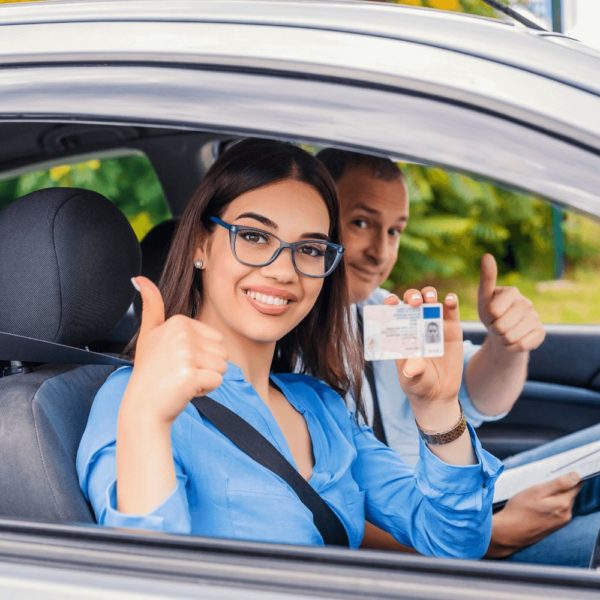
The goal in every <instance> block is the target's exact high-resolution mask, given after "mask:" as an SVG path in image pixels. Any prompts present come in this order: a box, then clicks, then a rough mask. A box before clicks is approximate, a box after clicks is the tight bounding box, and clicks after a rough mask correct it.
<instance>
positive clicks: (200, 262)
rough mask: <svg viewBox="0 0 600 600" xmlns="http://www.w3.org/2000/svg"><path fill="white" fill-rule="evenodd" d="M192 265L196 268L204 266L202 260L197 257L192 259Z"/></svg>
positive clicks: (199, 268)
mask: <svg viewBox="0 0 600 600" xmlns="http://www.w3.org/2000/svg"><path fill="white" fill-rule="evenodd" d="M194 267H195V268H196V269H198V270H201V269H202V268H204V261H203V260H202V259H201V258H198V259H196V260H195V261H194Z"/></svg>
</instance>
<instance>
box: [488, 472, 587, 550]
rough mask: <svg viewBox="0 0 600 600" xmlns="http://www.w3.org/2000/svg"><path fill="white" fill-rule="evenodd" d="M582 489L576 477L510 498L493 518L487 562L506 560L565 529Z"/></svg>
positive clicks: (562, 478)
mask: <svg viewBox="0 0 600 600" xmlns="http://www.w3.org/2000/svg"><path fill="white" fill-rule="evenodd" d="M580 489H581V480H580V477H579V475H577V473H575V472H573V473H568V474H567V475H563V476H562V477H559V478H558V479H553V480H552V481H547V482H546V483H540V484H539V485H534V486H532V487H530V488H527V489H526V490H523V491H522V492H520V493H519V494H517V495H516V496H513V497H512V498H511V499H510V500H509V501H508V502H507V503H506V506H505V507H504V508H503V509H502V510H501V511H500V512H498V513H496V514H495V515H494V517H493V525H492V541H491V542H490V547H489V549H488V552H487V555H486V556H487V557H488V558H505V557H507V556H510V555H511V554H513V552H516V551H517V550H520V549H521V548H525V547H526V546H530V545H531V544H535V543H536V542H539V541H540V540H541V539H543V538H545V537H546V536H547V535H549V534H550V533H552V532H553V531H556V530H557V529H560V528H561V527H562V526H563V525H566V524H567V523H568V522H569V521H570V520H571V518H572V510H573V502H574V501H575V496H577V493H578V492H579V490H580Z"/></svg>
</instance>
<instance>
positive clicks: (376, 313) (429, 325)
mask: <svg viewBox="0 0 600 600" xmlns="http://www.w3.org/2000/svg"><path fill="white" fill-rule="evenodd" d="M363 323H364V338H363V339H364V340H365V360H396V359H398V358H419V357H435V356H443V355H444V323H443V312H442V305H441V304H422V305H421V306H419V307H416V308H414V307H412V306H409V305H408V304H395V305H389V304H376V305H367V306H365V307H364V308H363Z"/></svg>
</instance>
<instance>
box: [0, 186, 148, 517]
mask: <svg viewBox="0 0 600 600" xmlns="http://www.w3.org/2000/svg"><path fill="white" fill-rule="evenodd" d="M0 240H2V243H1V244H0V332H3V333H2V335H5V334H12V336H14V337H13V338H11V337H10V336H7V335H5V337H4V341H3V344H2V345H0V360H1V361H10V363H9V364H10V367H9V368H5V369H4V371H3V373H4V376H3V377H0V517H11V518H29V519H35V520H41V521H50V522H69V521H77V522H91V521H93V515H92V512H91V511H90V508H89V506H88V504H87V502H86V500H85V498H84V497H83V494H82V493H81V491H80V488H79V483H78V480H77V474H76V470H75V457H76V453H77V448H78V445H79V441H80V438H81V435H82V434H83V430H84V428H85V424H86V422H87V417H88V413H89V409H90V406H91V404H92V401H93V399H94V396H95V394H96V392H97V390H98V388H99V387H100V386H101V385H102V383H103V382H104V380H105V379H106V377H107V376H108V375H109V374H110V372H111V371H112V370H114V368H115V367H114V366H110V365H98V364H90V365H85V366H81V365H76V364H60V363H59V360H58V359H56V360H55V357H58V356H60V355H63V354H64V355H65V356H70V355H71V354H72V355H73V356H74V361H77V360H79V358H81V357H82V360H81V362H97V360H94V359H93V358H92V359H91V360H89V361H87V356H88V355H91V354H92V353H89V352H85V351H84V350H82V348H84V347H85V346H87V345H88V344H90V343H91V342H93V341H94V340H96V339H99V338H100V339H101V338H102V337H103V336H104V335H105V334H106V333H107V332H109V331H111V330H112V329H113V328H114V326H115V324H116V323H117V322H118V321H119V319H120V318H121V316H122V315H123V313H124V312H125V311H126V310H127V308H128V307H129V306H130V304H131V301H132V298H133V295H134V290H133V288H132V285H131V283H130V278H131V277H132V276H135V275H137V274H138V273H139V270H140V248H139V244H138V242H137V240H136V237H135V234H134V233H133V231H132V229H131V227H130V225H129V223H128V222H127V220H126V219H125V217H124V216H123V214H122V213H121V212H120V211H119V210H118V209H117V208H116V207H115V206H114V205H113V204H112V203H111V202H109V201H108V200H107V199H106V198H104V197H103V196H101V195H99V194H97V193H95V192H91V191H86V190H81V189H64V188H54V189H45V190H40V191H38V192H34V193H32V194H29V195H28V196H25V197H23V198H21V199H19V200H17V201H16V202H14V203H13V204H11V205H9V206H8V207H6V208H5V209H3V210H2V211H1V212H0ZM7 337H8V340H9V342H10V341H11V339H14V343H13V344H11V343H7V341H6V339H7ZM65 352H66V354H65ZM69 352H70V353H71V354H69ZM96 357H98V360H99V359H100V358H102V357H103V355H96ZM104 358H105V359H106V362H118V361H117V360H116V359H114V360H112V359H110V357H104ZM42 359H43V363H44V364H39V363H40V362H41V360H42ZM109 359H110V360H109ZM32 360H35V363H32V362H31V361H32ZM28 361H29V362H28ZM121 362H122V361H121ZM36 363H37V364H36Z"/></svg>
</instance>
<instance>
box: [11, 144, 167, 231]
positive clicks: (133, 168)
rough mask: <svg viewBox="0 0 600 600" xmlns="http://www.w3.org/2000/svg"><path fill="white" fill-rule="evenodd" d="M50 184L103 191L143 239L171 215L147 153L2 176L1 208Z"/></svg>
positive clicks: (51, 185) (52, 185)
mask: <svg viewBox="0 0 600 600" xmlns="http://www.w3.org/2000/svg"><path fill="white" fill-rule="evenodd" d="M48 187H80V188H85V189H88V190H94V191H95V192H98V193H100V194H103V195H104V196H106V197H107V198H109V199H110V200H111V201H112V202H114V203H115V204H116V205H117V206H118V207H119V208H120V209H121V210H122V211H123V213H124V214H125V216H126V217H127V218H128V220H129V222H130V223H131V226H132V227H133V229H134V231H135V233H136V235H137V237H138V239H140V240H141V239H142V238H143V237H144V236H145V235H146V233H148V231H150V229H152V227H154V225H156V224H158V223H160V222H161V221H163V220H164V219H168V218H169V217H170V216H171V211H170V209H169V206H168V204H167V202H166V199H165V196H164V193H163V190H162V187H161V185H160V182H159V180H158V178H157V176H156V174H155V172H154V169H153V167H152V165H151V163H150V161H149V160H148V158H147V157H145V156H143V155H133V156H120V157H115V158H106V159H102V160H98V159H93V160H87V161H84V162H78V163H74V164H64V165H57V166H54V167H51V168H50V169H42V170H38V171H33V172H30V173H25V174H23V175H20V176H18V177H11V178H7V179H4V180H0V209H1V208H2V207H3V206H4V205H6V204H9V203H10V202H12V201H13V200H14V199H16V198H19V197H20V196H24V195H25V194H29V193H30V192H33V191H35V190H39V189H43V188H48Z"/></svg>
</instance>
